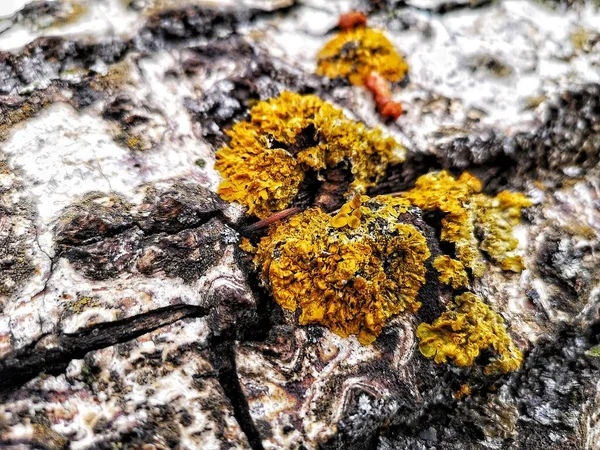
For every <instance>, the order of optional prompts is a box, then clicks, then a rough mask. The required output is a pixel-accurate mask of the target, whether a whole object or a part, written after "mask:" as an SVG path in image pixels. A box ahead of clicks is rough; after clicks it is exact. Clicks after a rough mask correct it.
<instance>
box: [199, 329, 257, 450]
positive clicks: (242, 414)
mask: <svg viewBox="0 0 600 450" xmlns="http://www.w3.org/2000/svg"><path fill="white" fill-rule="evenodd" d="M234 345H235V344H234V341H230V340H227V341H223V342H220V343H217V344H215V345H213V346H212V347H211V349H210V352H209V354H210V360H211V363H212V365H213V366H214V368H215V369H216V371H217V380H218V381H219V384H220V385H221V388H222V389H223V392H224V393H225V396H226V397H227V398H228V399H229V401H230V403H231V406H232V408H233V415H234V417H235V419H236V420H237V422H238V424H239V426H240V428H241V429H242V432H243V433H244V434H245V435H246V438H247V439H248V443H249V444H250V447H251V448H252V450H263V445H262V439H261V437H260V433H259V432H258V429H257V428H256V425H255V423H254V421H253V420H252V415H251V414H250V407H249V405H248V399H247V398H246V396H245V395H244V392H243V391H242V386H241V384H240V380H239V378H238V375H237V367H236V361H235V348H234Z"/></svg>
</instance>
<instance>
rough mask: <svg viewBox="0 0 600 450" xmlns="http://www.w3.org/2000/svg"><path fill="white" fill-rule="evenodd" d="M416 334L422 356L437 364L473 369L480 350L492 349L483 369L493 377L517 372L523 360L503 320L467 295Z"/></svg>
mask: <svg viewBox="0 0 600 450" xmlns="http://www.w3.org/2000/svg"><path fill="white" fill-rule="evenodd" d="M416 334H417V338H419V340H420V343H419V350H420V351H421V353H422V354H423V355H424V356H426V357H427V358H433V359H434V361H435V362H436V363H446V362H448V360H452V361H454V363H455V364H456V365H457V366H461V367H464V366H472V365H473V363H474V362H475V360H476V358H477V357H478V356H479V355H480V353H481V352H482V351H483V350H487V349H492V350H493V352H494V356H493V357H492V359H491V361H490V362H489V364H487V365H486V367H485V368H484V373H485V374H486V375H492V374H497V373H507V372H512V371H514V370H517V369H518V368H519V367H520V365H521V363H522V361H523V355H522V353H521V352H520V351H519V349H518V348H517V347H516V346H515V345H514V343H513V342H512V339H511V338H510V336H509V334H508V332H507V330H506V325H505V323H504V320H503V319H502V317H501V316H500V315H499V314H498V313H496V312H494V311H492V310H491V309H490V307H489V306H488V305H486V304H485V303H484V302H483V301H482V300H481V299H480V298H479V297H478V296H476V295H475V294H472V293H470V292H467V293H465V294H462V295H459V296H457V297H455V298H454V302H452V303H450V304H449V305H448V307H447V310H446V312H444V313H443V314H442V315H441V316H440V317H438V318H437V319H436V320H435V321H434V322H433V323H432V324H431V325H430V324H427V323H422V324H420V325H419V326H418V328H417V333H416Z"/></svg>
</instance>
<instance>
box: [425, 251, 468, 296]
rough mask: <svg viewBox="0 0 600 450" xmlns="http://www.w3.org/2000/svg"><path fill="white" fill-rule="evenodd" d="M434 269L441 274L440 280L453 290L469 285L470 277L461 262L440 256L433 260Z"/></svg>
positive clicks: (446, 256)
mask: <svg viewBox="0 0 600 450" xmlns="http://www.w3.org/2000/svg"><path fill="white" fill-rule="evenodd" d="M433 268H434V269H435V270H437V271H438V272H439V274H440V275H439V277H438V278H439V280H440V281H441V282H442V283H445V284H449V285H451V286H452V289H459V288H462V287H465V286H468V285H469V276H468V275H467V271H466V270H465V266H463V264H462V263H461V262H460V261H457V260H456V259H452V258H450V257H449V256H448V255H441V256H438V257H437V258H435V259H434V260H433Z"/></svg>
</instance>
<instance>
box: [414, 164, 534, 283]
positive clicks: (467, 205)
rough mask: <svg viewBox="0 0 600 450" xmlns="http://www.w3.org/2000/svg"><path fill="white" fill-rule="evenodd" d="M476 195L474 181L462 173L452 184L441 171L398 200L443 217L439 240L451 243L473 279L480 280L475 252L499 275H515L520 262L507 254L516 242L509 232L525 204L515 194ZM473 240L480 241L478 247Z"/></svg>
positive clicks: (481, 267) (477, 186)
mask: <svg viewBox="0 0 600 450" xmlns="http://www.w3.org/2000/svg"><path fill="white" fill-rule="evenodd" d="M480 191H481V183H480V181H479V180H478V179H477V178H475V177H474V176H472V175H470V174H468V173H466V172H465V173H463V174H462V175H461V176H460V177H459V178H458V180H457V179H455V178H454V177H453V176H452V175H450V174H449V173H448V172H446V171H441V172H433V173H429V174H427V175H423V176H422V177H420V178H419V179H418V180H417V182H416V185H415V188H414V189H412V190H411V191H408V192H406V193H404V194H403V196H404V198H406V199H408V200H409V201H410V202H411V203H412V204H413V205H415V206H418V207H419V208H421V209H423V210H424V211H439V212H441V213H443V214H444V218H443V219H442V231H441V236H440V238H441V240H443V241H446V242H450V243H452V244H454V246H455V249H456V256H457V257H458V260H459V261H460V262H461V263H462V265H463V266H465V267H467V268H469V269H471V271H472V273H473V275H474V276H476V277H480V276H481V275H483V272H484V270H485V267H486V262H485V259H484V258H483V255H482V254H481V252H480V250H483V251H485V252H486V253H487V254H488V256H489V257H490V258H491V259H492V260H493V261H495V262H497V263H499V264H500V266H501V267H502V268H503V269H504V270H512V271H515V272H518V271H521V270H522V269H523V261H522V259H521V257H520V256H516V255H513V254H512V252H513V250H515V249H516V248H517V243H518V241H517V240H516V239H515V238H514V237H513V235H512V228H513V226H515V225H517V224H518V223H519V219H520V218H521V208H523V207H527V206H531V202H530V201H529V200H528V199H527V198H526V197H525V196H524V195H522V194H518V193H511V192H506V191H504V192H501V193H499V194H498V195H497V196H496V197H490V196H488V195H485V194H481V193H480ZM476 236H482V240H481V243H480V242H479V240H478V239H477V237H476Z"/></svg>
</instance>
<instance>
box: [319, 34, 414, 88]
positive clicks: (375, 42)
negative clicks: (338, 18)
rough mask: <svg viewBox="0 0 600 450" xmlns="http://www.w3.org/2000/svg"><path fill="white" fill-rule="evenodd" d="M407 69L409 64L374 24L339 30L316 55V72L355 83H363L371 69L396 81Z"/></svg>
mask: <svg viewBox="0 0 600 450" xmlns="http://www.w3.org/2000/svg"><path fill="white" fill-rule="evenodd" d="M407 71H408V65H407V64H406V62H405V61H404V59H403V58H402V57H401V56H400V55H399V54H398V52H397V51H396V49H395V48H394V46H393V44H392V43H391V42H390V41H389V39H388V38H387V37H385V35H384V34H383V33H382V32H381V31H379V30H376V29H373V28H367V27H358V28H351V29H346V30H342V31H341V32H340V33H339V34H338V35H336V36H335V37H334V38H333V39H331V40H330V41H329V42H328V43H327V44H325V46H324V47H323V48H322V49H321V51H320V52H319V53H318V55H317V74H319V75H324V76H327V77H329V78H338V77H343V78H347V79H348V81H350V83H352V84H355V85H364V84H365V81H366V79H367V77H368V76H369V75H370V74H371V73H372V72H376V73H378V74H379V75H381V76H382V77H383V78H385V79H386V80H388V81H392V82H398V81H400V80H401V79H402V78H403V77H404V75H405V74H406V72H407Z"/></svg>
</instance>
